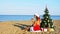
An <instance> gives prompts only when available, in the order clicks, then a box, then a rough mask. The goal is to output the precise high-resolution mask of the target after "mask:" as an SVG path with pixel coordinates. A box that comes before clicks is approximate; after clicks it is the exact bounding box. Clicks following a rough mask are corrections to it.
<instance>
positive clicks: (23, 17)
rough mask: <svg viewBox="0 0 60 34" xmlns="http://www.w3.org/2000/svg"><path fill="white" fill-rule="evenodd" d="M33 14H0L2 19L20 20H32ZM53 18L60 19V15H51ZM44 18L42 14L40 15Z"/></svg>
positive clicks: (0, 19)
mask: <svg viewBox="0 0 60 34" xmlns="http://www.w3.org/2000/svg"><path fill="white" fill-rule="evenodd" d="M33 17H34V16H33V15H0V21H19V20H31V18H33ZM50 17H51V19H53V20H60V16H54V15H53V16H50ZM40 18H41V19H42V18H43V17H42V15H41V16H40Z"/></svg>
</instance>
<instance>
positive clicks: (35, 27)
mask: <svg viewBox="0 0 60 34" xmlns="http://www.w3.org/2000/svg"><path fill="white" fill-rule="evenodd" d="M40 21H41V20H40V16H39V15H38V14H37V13H35V15H34V19H32V22H33V25H32V27H31V31H33V32H40Z"/></svg>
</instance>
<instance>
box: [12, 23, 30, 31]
mask: <svg viewBox="0 0 60 34" xmlns="http://www.w3.org/2000/svg"><path fill="white" fill-rule="evenodd" d="M13 25H14V26H16V27H19V28H21V30H24V29H25V28H26V27H31V25H25V24H19V23H16V24H13Z"/></svg>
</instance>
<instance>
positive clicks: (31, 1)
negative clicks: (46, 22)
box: [0, 0, 60, 15]
mask: <svg viewBox="0 0 60 34" xmlns="http://www.w3.org/2000/svg"><path fill="white" fill-rule="evenodd" d="M46 5H47V8H48V10H49V13H50V14H51V15H60V0H0V15H34V13H38V14H39V15H43V14H44V10H45V8H46Z"/></svg>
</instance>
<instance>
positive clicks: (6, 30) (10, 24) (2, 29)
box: [0, 20, 60, 34]
mask: <svg viewBox="0 0 60 34" xmlns="http://www.w3.org/2000/svg"><path fill="white" fill-rule="evenodd" d="M53 22H54V25H55V31H54V32H49V33H47V32H39V33H36V32H28V31H24V30H23V28H22V27H21V26H30V25H31V24H32V22H31V21H5V22H0V34H60V20H54V21H53Z"/></svg>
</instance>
